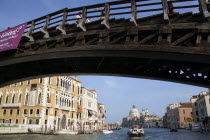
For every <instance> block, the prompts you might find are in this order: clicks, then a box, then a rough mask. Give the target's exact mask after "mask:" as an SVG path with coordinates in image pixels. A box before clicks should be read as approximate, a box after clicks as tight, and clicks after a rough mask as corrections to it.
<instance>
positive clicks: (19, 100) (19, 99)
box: [18, 93, 22, 103]
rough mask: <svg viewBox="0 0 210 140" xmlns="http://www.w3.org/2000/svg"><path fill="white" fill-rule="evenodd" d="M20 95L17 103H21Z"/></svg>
mask: <svg viewBox="0 0 210 140" xmlns="http://www.w3.org/2000/svg"><path fill="white" fill-rule="evenodd" d="M21 98H22V94H21V93H20V94H19V98H18V103H21Z"/></svg>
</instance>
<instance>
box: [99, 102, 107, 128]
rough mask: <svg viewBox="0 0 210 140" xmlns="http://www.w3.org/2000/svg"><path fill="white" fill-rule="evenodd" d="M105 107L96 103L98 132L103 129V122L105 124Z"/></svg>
mask: <svg viewBox="0 0 210 140" xmlns="http://www.w3.org/2000/svg"><path fill="white" fill-rule="evenodd" d="M105 112H106V111H105V105H104V104H101V103H98V130H103V129H104V122H105V118H106V116H105Z"/></svg>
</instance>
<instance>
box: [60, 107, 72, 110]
mask: <svg viewBox="0 0 210 140" xmlns="http://www.w3.org/2000/svg"><path fill="white" fill-rule="evenodd" d="M60 109H62V110H70V107H66V106H60Z"/></svg>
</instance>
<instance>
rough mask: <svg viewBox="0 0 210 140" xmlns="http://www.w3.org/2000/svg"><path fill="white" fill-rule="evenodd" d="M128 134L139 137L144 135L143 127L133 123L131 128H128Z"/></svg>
mask: <svg viewBox="0 0 210 140" xmlns="http://www.w3.org/2000/svg"><path fill="white" fill-rule="evenodd" d="M128 135H129V136H130V137H139V136H142V135H144V129H143V127H142V126H140V125H133V126H132V127H131V128H129V129H128Z"/></svg>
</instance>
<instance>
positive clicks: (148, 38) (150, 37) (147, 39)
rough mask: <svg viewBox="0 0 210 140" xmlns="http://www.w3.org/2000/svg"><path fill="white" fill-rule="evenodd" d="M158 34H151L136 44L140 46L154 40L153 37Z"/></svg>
mask: <svg viewBox="0 0 210 140" xmlns="http://www.w3.org/2000/svg"><path fill="white" fill-rule="evenodd" d="M158 34H159V33H154V34H151V35H149V36H147V37H145V38H144V39H142V40H141V41H139V42H138V44H139V45H142V44H144V43H145V42H147V41H149V40H150V39H152V38H154V37H155V36H157V35H158Z"/></svg>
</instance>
